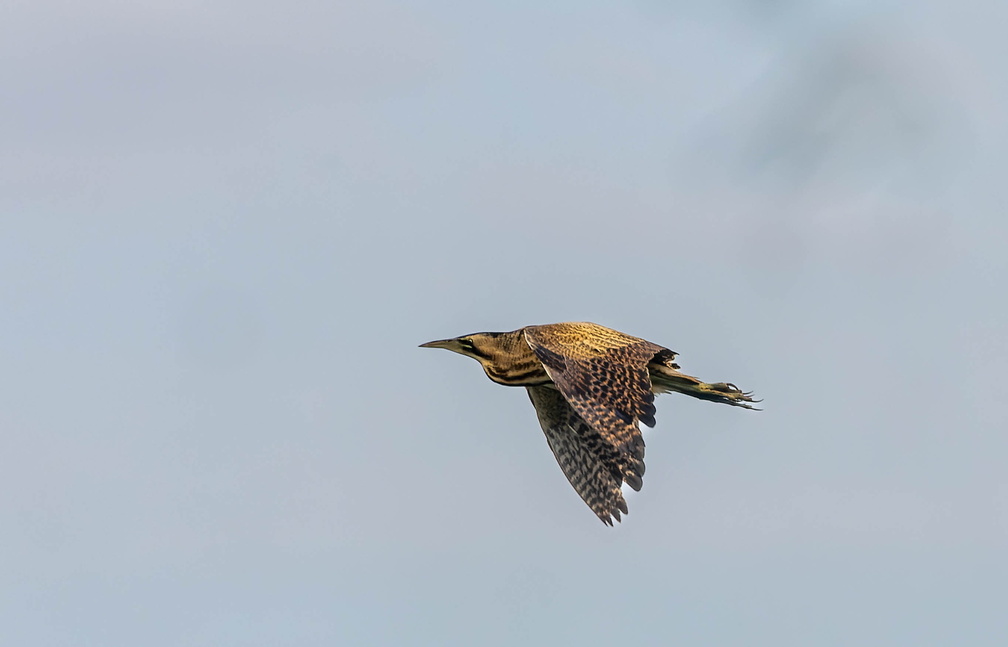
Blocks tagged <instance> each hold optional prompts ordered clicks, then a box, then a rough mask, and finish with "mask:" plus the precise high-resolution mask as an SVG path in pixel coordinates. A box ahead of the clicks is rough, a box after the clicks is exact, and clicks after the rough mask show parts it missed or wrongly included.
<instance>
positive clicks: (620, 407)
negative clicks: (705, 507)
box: [420, 323, 759, 526]
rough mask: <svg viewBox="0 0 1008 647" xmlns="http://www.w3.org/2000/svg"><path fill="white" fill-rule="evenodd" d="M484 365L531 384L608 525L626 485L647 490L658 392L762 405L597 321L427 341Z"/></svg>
mask: <svg viewBox="0 0 1008 647" xmlns="http://www.w3.org/2000/svg"><path fill="white" fill-rule="evenodd" d="M420 347H421V348H444V349H446V350H450V351H453V352H456V353H459V354H461V355H466V356H468V357H472V358H473V359H475V360H476V361H478V362H479V363H480V364H481V365H482V366H483V370H484V371H485V372H486V374H487V377H489V378H490V379H491V380H493V381H494V382H496V383H498V384H503V385H505V386H524V387H525V388H526V389H527V390H528V394H529V398H531V400H532V405H533V406H535V409H536V414H537V415H538V417H539V424H540V425H541V426H542V429H543V432H544V433H545V434H546V440H547V442H549V446H550V449H552V450H553V455H554V456H555V457H556V459H557V462H558V463H559V464H560V469H562V470H563V473H564V475H566V476H567V480H569V481H570V483H571V485H572V486H574V489H575V490H576V491H577V493H578V494H579V495H580V496H581V498H582V499H583V500H584V502H585V503H587V504H588V507H589V508H591V509H592V512H594V513H595V514H596V515H598V517H599V519H601V520H602V522H603V523H605V524H607V525H609V526H611V525H613V518H615V519H616V521H620V513H621V512H622V513H623V514H627V504H626V500H625V499H624V498H623V492H622V490H621V488H622V486H623V483H626V484H628V485H629V486H630V487H632V488H633V489H634V490H637V491H640V489H641V485H642V480H641V479H642V477H643V476H644V439H643V437H642V436H641V432H640V428H639V427H638V423H640V422H643V423H644V424H645V425H647V426H648V427H654V425H655V418H654V414H655V406H654V396H655V394H656V393H670V392H673V391H674V392H676V393H683V394H686V395H689V396H692V397H694V398H699V399H701V400H709V401H710V402H720V403H722V404H730V405H732V406H735V407H745V408H746V409H754V408H755V407H753V406H752V405H751V404H750V403H753V402H759V400H754V399H753V398H752V393H747V392H743V391H742V390H741V389H739V388H738V387H737V386H735V385H734V384H730V383H727V382H718V383H714V384H708V383H706V382H702V381H700V380H698V379H697V378H695V377H691V376H689V375H686V374H685V373H681V372H679V365H678V364H676V363H675V357H676V355H677V353H676V352H674V351H671V350H669V349H667V348H664V347H662V346H659V345H658V344H653V343H651V342H649V341H646V340H644V339H640V338H638V337H631V336H630V335H626V334H624V333H621V332H619V331H617V330H612V329H611V328H606V327H604V326H600V325H598V324H593V323H555V324H545V325H542V326H526V327H524V328H519V329H518V330H513V331H511V332H480V333H473V334H471V335H462V336H461V337H454V338H452V339H441V340H438V341H431V342H427V343H426V344H421V345H420Z"/></svg>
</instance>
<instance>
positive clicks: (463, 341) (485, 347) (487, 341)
mask: <svg viewBox="0 0 1008 647" xmlns="http://www.w3.org/2000/svg"><path fill="white" fill-rule="evenodd" d="M500 335H501V333H495V332H477V333H473V334H471V335H462V336H461V337H453V338H451V339H439V340H437V341H429V342H427V343H426V344H420V348H444V349H445V350H450V351H452V352H453V353H458V354H459V355H465V356H466V357H472V358H473V359H474V360H476V361H477V362H479V363H480V364H483V365H484V366H485V365H486V364H487V362H490V363H492V362H493V361H494V358H495V357H497V356H498V355H500V354H501V353H502V352H503V350H504V349H503V348H502V347H501V344H500V341H499V340H500Z"/></svg>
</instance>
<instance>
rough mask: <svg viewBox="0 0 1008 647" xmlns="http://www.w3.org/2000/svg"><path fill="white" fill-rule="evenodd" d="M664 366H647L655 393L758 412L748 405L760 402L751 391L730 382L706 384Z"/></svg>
mask: <svg viewBox="0 0 1008 647" xmlns="http://www.w3.org/2000/svg"><path fill="white" fill-rule="evenodd" d="M665 364H666V362H663V363H658V362H652V363H651V364H649V365H648V369H649V371H650V373H651V386H652V388H653V390H654V392H655V393H672V392H675V393H683V394H685V395H689V396H692V397H694V398H699V399H701V400H708V401H710V402H720V403H721V404H730V405H731V406H733V407H743V408H745V409H755V410H757V411H759V409H757V408H756V407H754V406H752V405H751V404H750V403H755V402H761V400H754V399H753V397H752V391H743V390H742V389H740V388H738V387H737V386H735V385H734V384H731V383H730V382H716V383H714V384H708V383H707V382H703V381H701V380H698V379H697V378H695V377H693V376H691V375H686V374H685V373H680V372H679V371H678V370H676V369H678V368H679V367H678V366H676V367H675V368H672V367H671V366H667V365H665Z"/></svg>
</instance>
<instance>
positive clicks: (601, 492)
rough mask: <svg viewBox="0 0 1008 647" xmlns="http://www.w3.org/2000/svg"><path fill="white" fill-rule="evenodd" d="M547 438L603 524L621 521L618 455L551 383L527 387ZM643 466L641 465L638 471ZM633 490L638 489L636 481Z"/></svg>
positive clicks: (623, 507)
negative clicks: (614, 520) (549, 384)
mask: <svg viewBox="0 0 1008 647" xmlns="http://www.w3.org/2000/svg"><path fill="white" fill-rule="evenodd" d="M527 389H528V393H529V398H530V399H531V400H532V404H533V406H535V409H536V414H537V415H538V416H539V424H540V425H542V429H543V433H545V434H546V441H547V442H548V443H549V446H550V449H552V450H553V455H554V456H555V457H556V459H557V463H559V464H560V469H562V470H563V473H564V475H565V476H566V477H567V480H568V481H570V483H571V485H573V486H574V490H575V491H577V493H578V495H579V496H580V497H581V498H582V499H583V500H584V502H585V503H587V504H588V507H589V508H591V509H592V512H594V513H595V514H597V515H598V517H599V519H601V520H602V522H603V523H605V524H608V525H610V526H611V525H613V521H612V520H613V517H615V518H616V521H619V520H620V512H622V513H623V514H626V512H627V504H626V500H625V499H624V498H623V492H621V491H620V486H622V485H623V474H622V468H621V467H620V460H619V458H620V457H619V454H618V453H617V452H616V451H615V450H614V449H613V448H612V447H611V446H610V445H609V443H607V442H606V441H605V440H603V438H602V436H601V435H600V434H599V432H597V431H596V430H595V429H593V428H592V427H591V425H589V424H588V423H586V422H585V421H584V420H583V419H582V418H581V417H580V416H579V415H578V414H577V413H575V411H574V410H573V409H572V408H571V406H570V404H568V402H567V400H565V399H564V397H563V396H562V395H560V392H559V391H557V390H556V389H554V388H552V387H550V386H530V387H527ZM643 471H644V466H643V463H642V464H641V472H642V473H643ZM636 489H638V490H639V489H640V483H639V481H638V482H637V484H636Z"/></svg>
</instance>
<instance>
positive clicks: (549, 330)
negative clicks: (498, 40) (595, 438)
mask: <svg viewBox="0 0 1008 647" xmlns="http://www.w3.org/2000/svg"><path fill="white" fill-rule="evenodd" d="M525 339H526V341H528V344H529V347H531V348H532V350H533V352H535V354H536V356H537V357H538V358H539V360H540V361H541V362H542V363H543V366H544V368H545V369H546V372H547V374H549V376H550V379H552V380H553V382H554V383H555V384H556V387H557V389H559V391H560V393H561V394H562V395H563V397H564V398H565V399H566V400H567V402H568V403H569V404H570V406H571V408H572V409H573V410H574V411H575V412H576V413H577V414H578V415H579V416H580V417H581V418H582V419H583V420H584V421H585V422H587V423H588V424H589V425H590V426H591V427H592V428H593V429H595V430H596V431H597V432H598V433H599V434H600V436H601V438H602V439H603V440H604V441H605V442H606V444H607V445H608V446H609V447H610V448H611V449H613V450H615V451H616V452H617V454H618V456H617V458H616V460H617V469H618V471H619V472H620V473H621V474H622V479H623V480H626V482H627V483H628V484H629V485H630V486H631V487H633V488H634V489H635V490H639V489H640V487H641V478H642V477H643V475H644V439H643V437H642V436H641V433H640V429H639V428H638V425H637V423H638V421H640V422H643V423H644V424H646V425H648V426H654V424H655V419H654V413H655V407H654V393H652V391H651V379H650V377H649V375H648V369H647V364H648V362H649V361H650V360H651V359H652V358H653V357H654V356H655V354H656V353H658V352H659V351H662V350H664V349H663V348H662V347H661V346H658V345H657V344H652V343H651V342H648V341H645V340H643V339H638V338H637V337H631V336H629V335H625V334H623V333H620V332H617V331H615V330H610V329H608V328H603V327H601V326H595V325H594V324H551V325H546V326H529V327H528V328H526V329H525Z"/></svg>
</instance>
